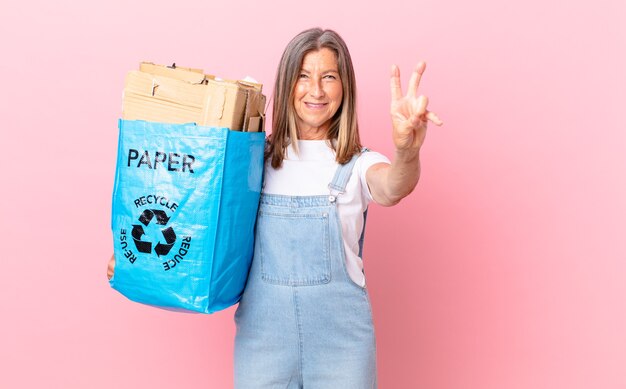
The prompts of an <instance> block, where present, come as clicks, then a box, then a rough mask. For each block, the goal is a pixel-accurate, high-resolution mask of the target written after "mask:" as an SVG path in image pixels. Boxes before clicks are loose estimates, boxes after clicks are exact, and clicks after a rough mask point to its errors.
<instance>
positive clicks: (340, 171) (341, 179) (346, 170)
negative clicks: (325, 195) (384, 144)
mask: <svg viewBox="0 0 626 389" xmlns="http://www.w3.org/2000/svg"><path fill="white" fill-rule="evenodd" d="M366 151H369V150H368V149H367V148H365V147H364V148H363V149H362V150H361V153H364V152H366ZM361 153H358V154H354V155H353V156H352V159H350V160H349V161H348V162H346V163H344V164H341V165H339V166H337V170H336V171H335V176H334V177H333V180H332V181H331V183H330V184H328V189H330V193H331V195H333V196H337V195H338V194H341V193H343V192H345V191H346V185H347V184H348V180H350V176H351V175H352V168H353V167H354V164H355V163H356V160H357V159H358V158H359V156H360V155H361Z"/></svg>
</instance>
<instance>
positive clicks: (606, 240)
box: [0, 0, 626, 389]
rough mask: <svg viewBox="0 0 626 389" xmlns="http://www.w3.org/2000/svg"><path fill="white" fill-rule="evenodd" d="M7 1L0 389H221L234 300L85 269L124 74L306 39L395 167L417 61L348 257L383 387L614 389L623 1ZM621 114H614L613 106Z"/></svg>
mask: <svg viewBox="0 0 626 389" xmlns="http://www.w3.org/2000/svg"><path fill="white" fill-rule="evenodd" d="M515 3H516V4H517V5H514V3H511V2H502V1H499V0H477V1H472V2H464V1H452V0H439V1H431V0H426V1H424V0H422V1H415V0H410V1H408V0H407V1H398V0H388V1H384V2H380V3H373V4H371V5H367V4H365V3H363V2H361V1H344V2H341V1H318V2H293V1H277V2H257V1H250V2H246V3H240V2H227V1H222V2H219V3H212V2H210V1H195V0H192V1H188V2H176V1H162V0H156V1H146V0H140V1H121V0H110V1H106V2H104V1H102V2H93V3H92V2H88V1H85V2H76V1H69V0H59V1H53V2H49V1H22V2H12V3H11V4H10V5H9V4H5V5H4V6H3V7H2V13H1V15H0V50H1V51H0V52H1V60H0V99H1V100H0V109H1V110H2V112H1V113H2V115H0V117H1V118H2V124H1V125H0V131H1V132H2V136H1V146H2V147H1V150H0V163H1V165H0V166H1V168H0V169H1V170H0V171H1V173H0V174H2V182H3V184H2V185H3V189H2V192H1V193H2V194H1V195H0V196H1V197H0V207H1V208H0V209H1V211H2V213H1V215H2V218H1V220H2V223H0V236H2V238H3V240H2V249H1V250H0V255H1V261H0V265H1V275H2V277H1V280H0V307H1V309H2V320H1V321H0V371H1V374H0V387H4V388H180V387H184V388H228V387H231V386H232V377H231V376H232V373H231V370H232V342H233V336H234V324H233V321H232V315H233V312H234V309H229V310H226V311H224V312H220V313H218V314H215V315H211V316H202V315H189V314H176V313H171V312H165V311H161V310H157V309H153V308H149V307H145V306H141V305H139V304H135V303H132V302H130V301H128V300H126V299H125V298H124V297H122V296H121V295H119V294H118V293H117V292H115V291H113V290H111V289H110V288H109V286H108V283H107V281H106V277H105V268H106V261H107V258H108V257H109V255H110V253H111V251H112V241H111V232H110V229H109V220H110V201H111V190H112V184H113V173H114V161H115V153H116V142H117V128H116V125H117V122H116V120H117V118H118V116H119V115H120V112H121V93H122V88H123V83H124V76H125V73H126V72H127V71H128V70H131V69H134V68H136V67H137V65H138V63H139V62H140V61H142V60H150V61H153V62H157V63H170V62H176V63H178V64H179V65H187V66H194V67H203V68H204V69H206V70H207V71H209V72H212V73H214V74H218V75H222V76H224V77H229V78H239V77H243V76H245V75H252V76H254V77H256V78H257V79H259V80H260V81H262V82H264V83H265V84H266V86H267V88H266V91H267V92H268V94H269V93H271V86H272V83H273V80H274V75H275V68H276V65H277V62H278V59H279V56H280V53H281V52H282V50H283V48H284V46H285V45H286V43H287V42H288V41H289V39H290V38H291V37H292V36H293V35H295V34H296V33H297V32H299V31H301V30H303V29H305V28H308V27H311V26H318V25H319V26H323V27H329V28H333V29H336V30H337V31H338V32H340V33H341V34H342V35H343V37H344V38H345V40H346V41H347V43H348V45H349V47H350V49H351V52H352V55H353V59H354V62H355V66H356V72H357V80H358V86H359V93H360V94H359V97H360V100H359V109H360V122H361V128H362V134H363V138H364V139H365V143H366V144H367V145H368V146H369V147H371V148H374V149H377V150H380V151H382V152H384V153H386V154H387V155H390V156H391V155H392V145H391V138H390V135H389V131H390V124H389V118H388V105H389V92H388V85H389V83H388V73H389V68H390V65H391V64H392V63H397V64H399V65H400V68H401V70H402V71H403V75H404V77H403V79H404V84H405V85H406V81H407V76H408V73H409V71H410V69H411V68H412V66H413V65H414V64H415V63H416V62H417V61H418V60H419V59H425V60H427V61H428V65H429V66H428V70H427V72H426V74H425V76H424V79H423V83H422V93H424V94H427V95H428V96H429V97H430V99H431V108H432V110H434V111H435V112H437V113H438V114H439V116H440V117H441V118H442V119H443V120H444V121H445V122H446V124H445V126H444V127H443V128H436V127H431V129H430V130H429V134H428V137H427V141H426V144H425V147H424V150H423V155H422V161H423V175H422V180H421V182H420V184H419V187H418V189H417V190H416V192H415V193H414V194H413V195H411V196H410V197H409V198H407V199H405V200H404V201H403V202H402V203H401V204H400V205H398V206H396V207H395V208H390V209H383V208H381V207H373V208H372V210H371V214H370V220H369V228H368V231H367V240H366V248H365V253H366V255H367V258H366V271H367V276H368V282H369V287H370V290H371V294H372V299H373V305H374V315H375V322H376V326H377V335H378V357H379V366H380V369H379V374H380V386H381V387H382V388H435V389H437V388H441V389H453V388H472V389H474V388H475V389H492V388H493V389H496V388H505V389H516V388H520V389H521V388H570V389H577V388H603V389H617V388H625V387H626V371H625V370H626V303H625V297H626V261H625V260H626V247H625V246H626V245H625V239H624V235H625V233H626V149H625V144H626V135H625V130H626V120H625V119H624V115H623V112H624V108H623V106H624V103H626V92H625V90H626V77H625V76H624V71H625V69H626V28H625V27H624V23H623V16H624V15H625V14H626V9H625V7H624V5H623V2H622V1H619V0H614V1H611V0H599V1H594V2H584V1H579V0H575V1H571V2H555V1H552V2H546V1H544V0H526V1H523V2H522V1H519V2H515ZM618 105H619V106H621V107H619V108H621V110H620V109H619V108H618Z"/></svg>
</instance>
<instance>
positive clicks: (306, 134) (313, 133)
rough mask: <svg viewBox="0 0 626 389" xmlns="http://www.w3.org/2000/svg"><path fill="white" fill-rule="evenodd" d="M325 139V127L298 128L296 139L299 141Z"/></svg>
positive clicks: (326, 134)
mask: <svg viewBox="0 0 626 389" xmlns="http://www.w3.org/2000/svg"><path fill="white" fill-rule="evenodd" d="M327 138H328V128H327V126H321V127H308V128H298V139H300V140H324V139H327Z"/></svg>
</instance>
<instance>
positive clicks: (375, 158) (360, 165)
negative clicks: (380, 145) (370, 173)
mask: <svg viewBox="0 0 626 389" xmlns="http://www.w3.org/2000/svg"><path fill="white" fill-rule="evenodd" d="M378 163H387V164H390V163H391V161H390V160H389V158H387V157H386V156H385V155H383V154H381V153H379V152H377V151H373V150H367V151H364V152H362V153H361V154H360V155H359V158H358V159H357V161H356V163H355V165H354V168H355V170H356V171H358V172H359V173H361V172H362V174H365V172H367V169H369V168H370V167H371V166H373V165H376V164H378Z"/></svg>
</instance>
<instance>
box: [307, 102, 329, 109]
mask: <svg viewBox="0 0 626 389" xmlns="http://www.w3.org/2000/svg"><path fill="white" fill-rule="evenodd" d="M304 105H306V107H307V108H309V109H322V108H325V107H326V106H327V105H328V103H307V102H305V103H304Z"/></svg>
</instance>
